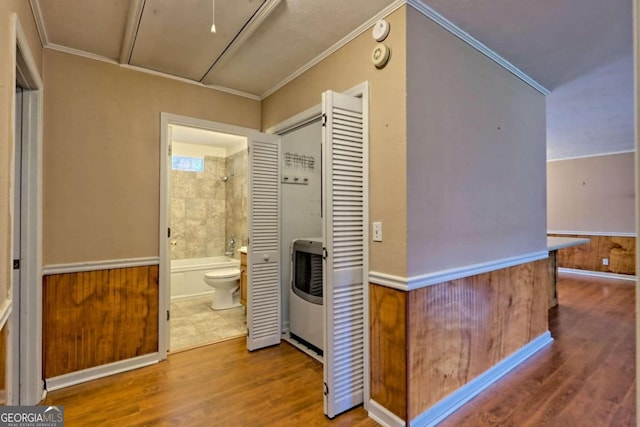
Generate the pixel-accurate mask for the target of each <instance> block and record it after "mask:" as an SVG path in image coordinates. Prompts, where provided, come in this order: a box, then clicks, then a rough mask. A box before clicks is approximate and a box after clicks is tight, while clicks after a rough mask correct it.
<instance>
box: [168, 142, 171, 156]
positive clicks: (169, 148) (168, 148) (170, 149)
mask: <svg viewBox="0 0 640 427" xmlns="http://www.w3.org/2000/svg"><path fill="white" fill-rule="evenodd" d="M168 149H169V155H171V144H169V147H168Z"/></svg>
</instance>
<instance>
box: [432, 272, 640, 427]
mask: <svg viewBox="0 0 640 427" xmlns="http://www.w3.org/2000/svg"><path fill="white" fill-rule="evenodd" d="M634 284H635V283H634V282H630V281H623V280H608V279H607V280H605V279H600V278H590V277H583V276H577V275H568V274H560V275H559V276H558V300H559V305H558V306H557V307H555V308H553V309H551V311H550V312H549V322H550V329H551V334H552V336H553V337H554V340H555V341H554V342H553V343H552V344H551V346H549V347H547V348H545V349H543V350H542V351H540V352H539V353H538V354H536V355H535V356H533V357H532V358H531V359H529V360H528V361H527V362H526V363H525V364H523V365H522V366H520V367H519V368H518V369H516V370H514V371H513V372H512V373H510V374H509V375H507V376H506V377H505V378H503V379H502V380H501V381H499V382H497V383H496V384H494V385H493V386H492V387H491V388H489V389H488V390H486V391H485V392H484V393H482V394H481V395H480V396H478V397H476V398H475V399H473V400H472V401H471V402H469V403H468V404H467V405H466V406H465V407H463V408H462V409H460V410H458V411H457V412H456V413H454V414H453V415H451V416H450V417H449V418H447V419H446V420H445V421H444V422H443V423H441V424H440V426H443V427H453V426H456V427H458V426H474V427H476V426H514V427H515V426H518V427H524V426H536V427H537V426H562V427H573V426H575V427H582V426H589V427H599V426H615V427H622V426H635V425H636V421H635V417H636V410H635V404H636V386H635V287H634Z"/></svg>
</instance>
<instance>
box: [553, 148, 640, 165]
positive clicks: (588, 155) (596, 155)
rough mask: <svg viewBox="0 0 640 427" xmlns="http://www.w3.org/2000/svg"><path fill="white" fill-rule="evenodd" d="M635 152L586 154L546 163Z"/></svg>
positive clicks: (633, 151) (632, 151)
mask: <svg viewBox="0 0 640 427" xmlns="http://www.w3.org/2000/svg"><path fill="white" fill-rule="evenodd" d="M635 152H636V150H622V151H612V152H610V153H599V154H586V155H584V156H574V157H563V158H561V159H549V160H547V163H552V162H561V161H563V160H580V159H590V158H592V157H604V156H615V155H616V154H628V153H635Z"/></svg>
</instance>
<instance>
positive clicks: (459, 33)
mask: <svg viewBox="0 0 640 427" xmlns="http://www.w3.org/2000/svg"><path fill="white" fill-rule="evenodd" d="M407 4H408V5H409V6H412V7H413V8H414V9H416V10H417V11H418V12H420V13H422V14H423V15H424V16H426V17H427V18H429V19H431V20H432V21H434V22H435V23H437V24H439V25H440V26H441V27H442V28H444V29H445V30H447V31H449V32H450V33H451V34H453V35H454V36H456V37H458V38H459V39H461V40H462V41H464V42H466V43H467V44H468V45H470V46H471V47H473V48H475V49H476V50H477V51H478V52H480V53H482V54H483V55H485V56H486V57H488V58H489V59H492V60H493V61H494V62H495V63H497V64H498V65H500V66H501V67H502V68H504V69H505V70H507V71H509V72H511V73H512V74H513V75H515V76H516V77H518V78H519V79H520V80H522V81H523V82H525V83H526V84H528V85H529V86H531V87H532V88H534V89H535V90H537V91H538V92H540V93H541V94H543V95H549V93H551V91H549V90H548V89H547V88H545V87H544V86H542V85H541V84H540V83H538V82H537V81H535V80H534V79H532V78H531V77H529V76H528V75H527V74H525V73H524V72H523V71H522V70H520V69H519V68H518V67H516V66H515V65H513V64H512V63H511V62H509V61H507V60H506V59H505V58H503V57H502V56H500V55H498V54H497V53H496V52H494V51H493V50H491V49H489V47H487V46H486V45H485V44H484V43H482V42H480V41H479V40H477V39H476V38H474V37H473V36H471V35H470V34H469V33H467V32H466V31H464V30H463V29H461V28H460V27H458V26H457V25H455V24H454V23H453V22H451V21H449V20H448V19H447V18H445V17H444V16H442V15H440V14H439V13H438V12H436V11H435V10H434V9H432V8H431V7H429V6H427V5H426V4H425V3H423V2H422V1H421V0H407Z"/></svg>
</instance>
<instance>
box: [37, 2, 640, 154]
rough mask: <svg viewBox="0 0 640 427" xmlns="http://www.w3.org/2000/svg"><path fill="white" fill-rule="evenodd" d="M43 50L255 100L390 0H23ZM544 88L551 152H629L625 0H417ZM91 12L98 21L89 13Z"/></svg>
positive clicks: (629, 78) (370, 19) (628, 53)
mask: <svg viewBox="0 0 640 427" xmlns="http://www.w3.org/2000/svg"><path fill="white" fill-rule="evenodd" d="M30 1H31V4H32V7H33V9H34V13H35V15H36V20H37V23H38V29H39V32H40V36H41V39H42V42H43V45H44V46H46V47H49V48H52V49H58V50H63V51H67V52H71V53H76V54H81V55H84V56H89V57H92V58H95V59H100V60H104V61H108V62H113V63H119V64H123V65H125V66H133V67H138V68H142V69H147V70H151V71H155V72H160V73H163V74H165V75H168V76H173V77H175V78H180V79H185V80H187V81H191V82H196V83H198V84H203V85H206V86H211V87H215V88H220V89H223V90H227V91H230V92H233V93H238V94H242V95H245V96H250V97H252V98H254V99H262V98H264V97H266V96H268V95H269V94H270V93H272V92H274V91H275V90H277V89H278V88H279V87H281V86H282V85H284V84H285V83H286V82H287V81H289V79H290V78H291V77H292V76H295V75H298V73H299V72H301V71H303V70H305V69H307V68H309V67H310V66H311V65H313V64H314V63H315V61H318V60H319V59H321V58H323V57H325V56H326V55H327V54H328V53H330V52H332V51H333V50H332V49H335V48H336V47H337V46H339V45H337V44H338V43H339V42H340V41H341V40H344V39H345V38H346V37H347V36H349V35H354V34H357V33H358V32H359V31H361V30H364V29H365V28H368V27H369V26H370V25H371V23H372V22H373V20H374V19H375V18H376V16H378V15H380V14H381V13H382V14H384V13H387V12H388V11H389V10H390V8H392V7H395V6H397V4H398V2H397V1H393V0H349V1H344V0H322V1H317V0H216V1H215V23H216V33H215V34H213V33H211V32H210V27H211V23H212V20H213V11H212V0H180V1H176V0H109V1H104V0H30ZM418 2H421V3H423V4H424V5H426V6H427V7H429V8H432V9H433V10H435V11H436V12H438V13H439V14H441V15H443V16H444V17H446V18H447V19H448V20H450V21H451V22H453V23H454V24H455V25H457V26H458V27H460V28H461V29H463V30H464V31H466V32H467V33H469V34H470V35H471V36H473V37H474V38H476V39H477V40H479V41H480V42H482V43H483V44H485V45H486V46H488V47H489V48H490V49H492V50H493V51H494V52H496V53H497V54H499V55H501V56H502V57H503V58H505V59H506V60H507V61H509V62H511V63H512V64H513V65H515V66H516V67H518V68H519V69H521V70H522V71H523V72H524V73H526V74H527V75H529V76H530V77H531V78H532V79H534V80H535V81H537V82H538V83H539V84H541V85H542V86H544V87H545V88H547V89H548V90H549V91H550V92H551V93H550V94H549V95H548V96H547V107H548V108H547V123H548V128H547V143H548V150H547V151H548V158H549V159H559V158H567V157H576V156H588V155H595V154H601V153H609V152H619V151H629V150H633V149H634V133H633V132H634V131H633V90H632V89H633V73H632V70H633V69H632V65H633V64H632V62H633V61H632V50H633V46H632V0H607V1H603V0H538V1H522V0H414V1H410V3H418ZM96 17H99V19H96Z"/></svg>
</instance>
